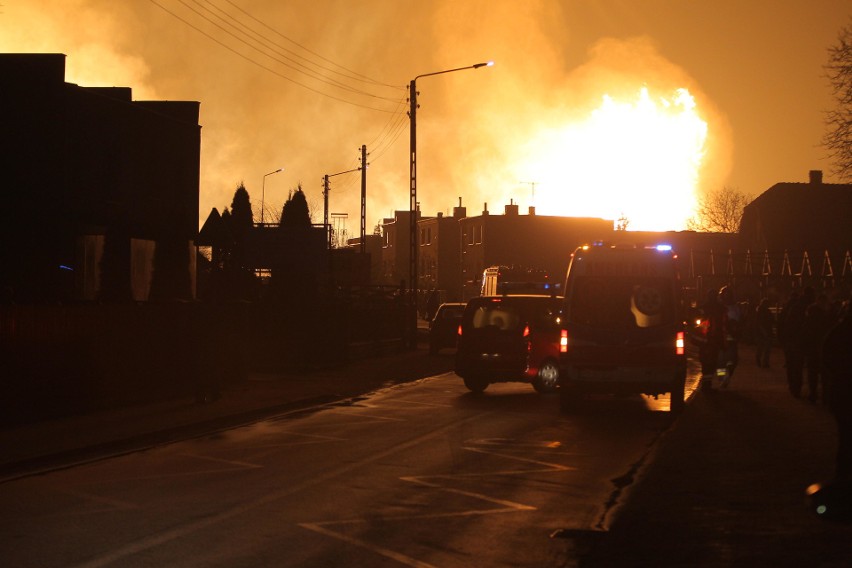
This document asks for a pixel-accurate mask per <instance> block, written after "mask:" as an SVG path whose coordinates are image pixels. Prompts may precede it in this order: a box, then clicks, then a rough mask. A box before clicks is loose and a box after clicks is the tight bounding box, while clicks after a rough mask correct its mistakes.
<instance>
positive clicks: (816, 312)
mask: <svg viewBox="0 0 852 568" xmlns="http://www.w3.org/2000/svg"><path fill="white" fill-rule="evenodd" d="M830 308H831V306H830V304H829V303H828V296H826V294H825V293H823V292H821V293H820V294H819V295H818V296H817V299H816V301H814V302H813V303H812V304H810V305H809V306H808V307H807V308H805V321H804V323H803V326H804V329H803V331H802V341H803V344H804V350H805V367H806V368H807V377H808V400H810V401H811V402H813V403H815V402H816V401H817V398H818V394H819V388H820V382H822V381H821V380H820V379H821V378H822V374H823V372H822V361H821V356H820V355H821V347H822V342H823V339H825V336H826V334H827V333H828V331H829V330H830V329H831V327H832V325H833V324H834V323H836V320H835V319H834V318H832V316H831V311H830ZM822 390H823V398H825V384H823V385H822Z"/></svg>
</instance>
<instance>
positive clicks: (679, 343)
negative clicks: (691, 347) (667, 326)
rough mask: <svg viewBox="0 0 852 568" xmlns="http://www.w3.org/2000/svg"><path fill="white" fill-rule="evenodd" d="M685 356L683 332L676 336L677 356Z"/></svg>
mask: <svg viewBox="0 0 852 568" xmlns="http://www.w3.org/2000/svg"><path fill="white" fill-rule="evenodd" d="M683 354H684V333H683V332H682V331H679V332H677V336H675V355H683Z"/></svg>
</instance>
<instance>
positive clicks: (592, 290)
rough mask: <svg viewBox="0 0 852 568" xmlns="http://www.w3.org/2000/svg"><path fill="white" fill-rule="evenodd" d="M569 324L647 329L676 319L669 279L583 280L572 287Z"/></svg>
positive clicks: (594, 277) (607, 277) (589, 278)
mask: <svg viewBox="0 0 852 568" xmlns="http://www.w3.org/2000/svg"><path fill="white" fill-rule="evenodd" d="M571 293H572V302H571V311H570V314H569V319H570V321H572V322H574V323H578V324H583V325H593V326H596V327H603V328H608V329H625V328H637V327H639V328H648V327H656V326H660V325H667V324H671V322H672V321H674V320H675V318H676V306H675V301H674V291H673V289H672V281H671V279H670V278H659V277H638V278H637V277H632V278H626V277H612V276H606V277H604V276H580V277H577V278H576V280H574V282H573V283H572V291H571Z"/></svg>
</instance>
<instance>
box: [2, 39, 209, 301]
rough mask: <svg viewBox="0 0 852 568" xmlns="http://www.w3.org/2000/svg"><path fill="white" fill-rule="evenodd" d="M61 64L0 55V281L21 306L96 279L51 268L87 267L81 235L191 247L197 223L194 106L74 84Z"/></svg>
mask: <svg viewBox="0 0 852 568" xmlns="http://www.w3.org/2000/svg"><path fill="white" fill-rule="evenodd" d="M64 72H65V56H64V55H61V54H0V123H2V124H3V133H2V135H0V168H2V170H3V172H4V175H3V176H0V185H1V186H2V189H3V195H4V196H8V199H7V202H6V204H5V206H4V208H2V211H3V212H2V213H0V215H2V217H0V231H2V233H0V239H2V242H3V243H4V246H3V247H2V248H3V249H4V252H3V253H0V255H2V256H0V262H2V266H3V271H2V273H3V276H2V277H0V278H2V284H3V286H4V287H10V288H13V289H14V290H15V292H14V295H15V297H16V298H18V299H19V300H20V301H25V302H39V301H55V300H60V301H68V300H75V299H81V298H83V297H85V296H87V295H89V291H84V290H82V289H76V288H75V285H74V282H84V281H88V282H91V281H92V279H91V278H86V277H79V276H77V277H73V278H71V279H70V280H69V279H68V278H67V277H66V275H64V274H62V273H60V271H59V269H58V267H59V266H64V267H68V268H70V269H71V270H72V271H76V270H85V269H86V268H85V267H86V263H85V262H84V260H85V258H84V257H78V251H79V250H80V248H79V247H78V246H77V242H78V237H80V236H82V235H95V234H100V235H106V236H107V238H114V237H115V238H120V239H122V240H124V241H126V242H125V243H124V244H122V245H121V247H119V248H122V247H126V248H127V249H128V250H129V247H130V239H131V238H136V239H147V240H152V241H164V240H173V239H180V240H182V241H185V242H187V243H188V242H190V241H192V240H193V239H194V237H195V235H196V233H197V230H198V191H199V166H200V151H201V150H200V140H201V131H200V126H199V125H198V110H199V104H198V103H197V102H156V101H154V102H134V101H132V100H131V90H130V89H129V88H115V87H113V88H87V87H80V86H77V85H73V84H69V83H66V82H65V80H64ZM21 218H25V219H28V220H29V222H28V223H21V222H20V219H21ZM11 242H14V243H16V246H14V247H8V246H5V245H6V243H11ZM106 248H107V249H108V250H109V249H110V247H109V246H107V247H106ZM124 256H125V257H126V256H127V255H124ZM107 257H108V258H111V257H110V255H107ZM123 262H125V263H129V262H130V259H129V258H124V260H123ZM125 268H126V269H122V270H121V271H120V272H122V273H123V274H124V276H123V277H122V278H124V279H126V280H128V282H126V285H127V290H130V282H129V279H130V273H131V271H130V266H127V267H125ZM190 293H191V291H190ZM127 299H130V298H127Z"/></svg>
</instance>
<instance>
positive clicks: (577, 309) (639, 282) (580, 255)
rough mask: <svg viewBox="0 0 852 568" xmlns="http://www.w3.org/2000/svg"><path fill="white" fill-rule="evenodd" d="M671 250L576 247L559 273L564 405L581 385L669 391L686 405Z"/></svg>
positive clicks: (675, 406)
mask: <svg viewBox="0 0 852 568" xmlns="http://www.w3.org/2000/svg"><path fill="white" fill-rule="evenodd" d="M676 258H677V257H676V255H675V254H674V252H673V251H672V250H671V247H669V246H662V245H661V246H652V247H640V246H632V245H629V246H612V245H593V246H584V247H581V248H579V249H577V250H576V251H575V252H574V254H573V255H572V257H571V264H570V265H569V267H568V274H567V277H566V279H565V287H564V288H563V291H564V292H565V302H564V305H563V306H562V324H561V325H562V331H561V334H562V337H561V339H560V341H561V343H562V345H563V346H562V349H561V351H560V362H559V365H560V380H561V384H560V398H561V404H562V409H563V410H564V411H568V410H571V409H572V408H573V407H574V406H575V405H576V404H577V402H578V400H579V399H580V397H581V396H582V394H583V393H585V392H606V393H613V394H618V393H643V394H647V395H652V396H657V395H660V394H664V393H671V410H672V411H673V412H679V411H680V410H682V409H683V407H684V388H685V387H684V381H685V379H686V356H685V352H684V331H685V325H684V320H683V313H682V305H681V299H680V294H681V288H680V279H679V276H678V271H677V265H676V263H675V259H676Z"/></svg>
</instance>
